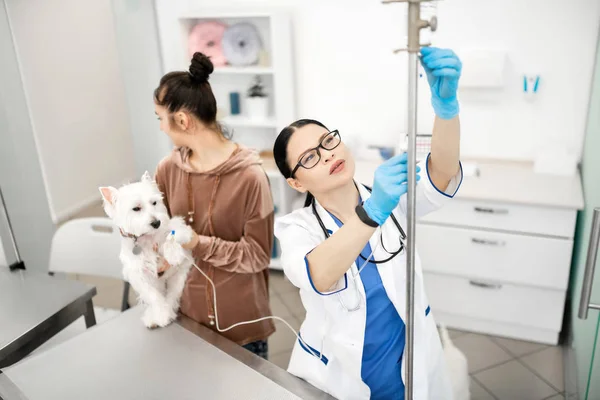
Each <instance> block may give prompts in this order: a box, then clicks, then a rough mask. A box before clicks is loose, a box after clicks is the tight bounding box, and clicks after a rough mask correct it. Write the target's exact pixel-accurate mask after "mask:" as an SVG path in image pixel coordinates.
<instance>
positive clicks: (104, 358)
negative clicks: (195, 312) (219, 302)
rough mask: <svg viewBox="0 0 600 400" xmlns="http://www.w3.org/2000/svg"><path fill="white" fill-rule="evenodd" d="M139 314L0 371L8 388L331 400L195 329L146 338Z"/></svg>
mask: <svg viewBox="0 0 600 400" xmlns="http://www.w3.org/2000/svg"><path fill="white" fill-rule="evenodd" d="M141 314H142V309H141V308H140V307H134V308H132V309H129V310H127V311H125V312H124V313H122V314H121V315H119V316H117V317H116V318H113V319H111V320H109V321H107V322H104V323H103V324H101V325H99V326H97V327H95V328H94V329H91V330H89V331H87V332H85V333H83V334H81V335H79V336H77V337H75V338H73V339H71V340H69V341H68V342H65V343H63V344H61V345H60V346H57V347H54V348H52V349H50V350H48V351H45V352H43V353H41V354H39V355H37V356H35V357H32V358H30V359H27V360H25V361H23V362H21V363H19V364H17V365H15V366H13V367H10V368H8V369H6V370H4V374H5V378H7V379H9V380H10V383H6V382H5V386H8V385H12V386H13V387H16V388H18V389H19V390H20V391H21V392H22V393H23V395H24V396H26V398H27V399H29V400H42V399H43V400H53V399H61V400H70V399H73V400H75V399H77V400H80V399H86V400H100V399H102V400H104V399H112V400H120V399H123V400H125V399H127V400H129V399H144V400H153V399H156V400H159V399H160V400H164V399H245V400H246V399H247V400H253V399H261V400H262V399H264V400H269V399H273V400H297V399H324V400H325V399H332V397H330V396H329V395H327V394H325V393H323V392H321V391H319V390H317V389H316V388H314V387H313V386H311V385H309V384H308V383H306V382H304V381H302V380H300V379H298V378H296V377H294V376H292V375H290V374H289V373H287V372H286V371H284V370H282V369H280V368H278V367H277V366H275V365H273V364H271V363H269V362H268V361H265V360H263V359H261V358H259V357H257V356H255V355H254V354H252V353H250V352H248V351H247V350H245V349H243V348H242V347H240V346H238V345H236V344H234V343H232V342H230V341H229V340H227V339H224V338H223V337H221V336H219V335H218V334H216V333H214V332H213V331H211V330H209V329H207V328H206V327H203V326H201V325H199V324H197V323H196V322H194V321H191V320H189V319H187V318H184V319H182V320H181V321H180V322H179V323H178V324H172V325H170V326H168V327H166V328H163V329H156V330H148V329H147V328H145V327H144V325H143V324H142V321H141V320H140V318H141ZM0 376H1V375H0ZM3 387H4V386H3V383H2V379H0V393H2V390H3ZM5 400H12V399H11V398H8V399H5Z"/></svg>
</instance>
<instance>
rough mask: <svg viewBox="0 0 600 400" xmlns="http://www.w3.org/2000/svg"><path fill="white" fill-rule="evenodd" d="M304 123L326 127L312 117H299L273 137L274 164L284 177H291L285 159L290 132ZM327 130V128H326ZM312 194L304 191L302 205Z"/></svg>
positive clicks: (310, 201)
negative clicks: (304, 196) (304, 198)
mask: <svg viewBox="0 0 600 400" xmlns="http://www.w3.org/2000/svg"><path fill="white" fill-rule="evenodd" d="M306 125H318V126H320V127H322V128H325V129H327V127H326V126H325V125H324V124H323V123H322V122H319V121H317V120H314V119H299V120H298V121H295V122H292V123H291V124H289V125H288V126H286V127H285V128H283V129H282V130H281V132H279V135H277V139H275V144H274V145H273V157H274V158H275V164H277V168H278V169H279V172H281V175H283V177H284V178H286V179H287V178H293V176H292V168H290V165H289V164H288V161H287V147H288V143H289V142H290V138H291V137H292V134H293V133H294V132H296V130H297V129H299V128H302V127H303V126H306ZM327 130H329V129H327ZM313 198H314V197H313V195H312V194H310V193H308V192H307V193H306V200H305V201H304V207H306V206H308V205H310V204H311V203H312V200H313Z"/></svg>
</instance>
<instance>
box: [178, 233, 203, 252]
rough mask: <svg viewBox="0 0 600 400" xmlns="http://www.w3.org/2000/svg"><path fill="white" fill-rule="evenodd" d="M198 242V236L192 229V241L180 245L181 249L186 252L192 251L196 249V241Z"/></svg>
mask: <svg viewBox="0 0 600 400" xmlns="http://www.w3.org/2000/svg"><path fill="white" fill-rule="evenodd" d="M199 240H200V237H199V236H198V234H197V233H196V231H194V230H193V229H192V239H191V240H190V241H189V242H187V243H184V244H182V245H181V247H183V248H184V249H186V250H192V249H193V248H194V247H196V246H197V245H198V241H199Z"/></svg>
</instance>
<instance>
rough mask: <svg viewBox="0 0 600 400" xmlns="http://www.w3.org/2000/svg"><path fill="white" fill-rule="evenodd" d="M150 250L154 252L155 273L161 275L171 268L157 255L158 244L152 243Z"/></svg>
mask: <svg viewBox="0 0 600 400" xmlns="http://www.w3.org/2000/svg"><path fill="white" fill-rule="evenodd" d="M152 248H153V249H154V251H155V252H156V264H157V269H156V271H157V272H158V273H159V274H161V273H163V272H165V271H166V270H168V269H169V268H171V264H169V263H168V262H167V260H165V259H164V257H163V256H161V255H160V254H159V253H158V244H156V243H154V245H153V246H152Z"/></svg>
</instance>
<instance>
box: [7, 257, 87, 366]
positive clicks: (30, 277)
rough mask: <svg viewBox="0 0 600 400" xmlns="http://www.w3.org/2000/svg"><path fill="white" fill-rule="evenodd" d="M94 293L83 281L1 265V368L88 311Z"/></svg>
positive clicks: (16, 359)
mask: <svg viewBox="0 0 600 400" xmlns="http://www.w3.org/2000/svg"><path fill="white" fill-rule="evenodd" d="M95 294H96V288H95V287H93V286H90V285H87V284H84V283H82V282H77V281H73V280H67V279H63V278H60V277H51V276H49V275H47V274H40V273H36V272H32V271H24V270H16V271H12V272H11V271H10V270H8V268H0V368H1V367H3V366H6V365H9V364H8V363H9V362H14V361H18V359H20V358H21V357H17V355H23V356H24V355H27V354H28V353H29V352H30V351H32V350H33V349H35V348H36V347H38V346H39V345H41V344H42V343H43V342H44V341H45V340H47V339H49V338H50V337H52V336H53V335H55V334H56V333H58V332H59V331H60V330H61V329H64V328H65V327H66V326H68V325H69V324H70V323H71V322H73V321H74V320H76V319H77V318H79V317H80V316H82V315H86V311H88V309H87V307H88V304H91V299H92V297H93V296H94V295H95Z"/></svg>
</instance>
